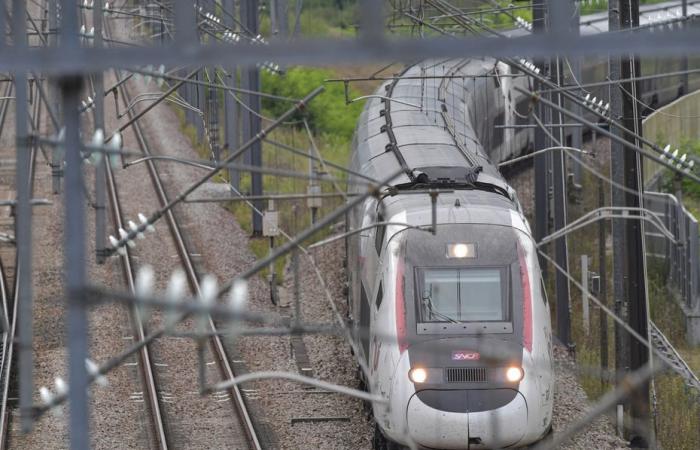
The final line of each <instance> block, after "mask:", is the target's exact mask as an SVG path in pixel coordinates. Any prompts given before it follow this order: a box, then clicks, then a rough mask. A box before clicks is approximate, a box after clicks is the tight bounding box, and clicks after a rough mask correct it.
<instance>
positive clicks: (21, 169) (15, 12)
mask: <svg viewBox="0 0 700 450" xmlns="http://www.w3.org/2000/svg"><path fill="white" fill-rule="evenodd" d="M0 8H2V9H4V8H5V7H4V6H2V7H0ZM26 14H27V10H26V5H25V1H24V0H13V1H12V39H13V41H14V42H13V45H14V46H15V48H18V49H24V50H25V51H26V49H27V47H28V42H27V33H26V26H25V21H26ZM14 78H15V130H16V131H15V138H16V142H17V148H16V153H17V169H16V170H17V173H16V175H15V185H16V187H15V189H16V190H17V205H16V207H15V214H16V217H15V239H16V242H17V275H18V278H19V280H18V281H19V284H18V286H17V290H18V292H17V301H18V302H19V303H18V315H19V317H18V320H19V322H18V324H19V342H17V347H18V349H19V407H20V414H21V417H22V431H23V432H25V433H28V432H29V431H31V429H32V415H31V413H32V396H33V394H34V378H33V370H34V368H33V364H34V358H33V352H32V341H33V333H34V327H33V317H32V303H33V296H32V207H31V204H30V197H31V180H30V177H29V171H30V165H31V150H30V146H29V141H28V138H29V136H28V123H27V119H28V117H29V116H28V114H29V113H28V92H27V74H26V72H15V76H14Z"/></svg>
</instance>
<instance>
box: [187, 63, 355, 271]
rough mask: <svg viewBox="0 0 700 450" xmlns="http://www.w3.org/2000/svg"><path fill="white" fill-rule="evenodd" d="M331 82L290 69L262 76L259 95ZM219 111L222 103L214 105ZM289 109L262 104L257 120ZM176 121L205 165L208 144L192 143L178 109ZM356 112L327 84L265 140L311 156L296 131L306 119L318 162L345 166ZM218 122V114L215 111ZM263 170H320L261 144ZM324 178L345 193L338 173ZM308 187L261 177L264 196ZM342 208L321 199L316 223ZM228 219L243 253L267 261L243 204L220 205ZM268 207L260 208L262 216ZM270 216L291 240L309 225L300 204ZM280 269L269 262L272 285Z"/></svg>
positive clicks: (322, 74)
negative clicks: (239, 232) (244, 238)
mask: <svg viewBox="0 0 700 450" xmlns="http://www.w3.org/2000/svg"><path fill="white" fill-rule="evenodd" d="M333 77H337V74H336V73H335V72H334V71H333V70H331V69H314V68H303V67H292V68H290V69H289V70H288V71H287V74H286V75H284V76H277V75H269V74H263V77H262V87H263V91H265V92H267V93H272V94H276V95H281V96H285V97H291V98H296V99H299V98H302V97H304V96H305V95H306V94H308V93H309V92H310V91H312V90H313V89H314V88H316V87H318V86H319V85H322V84H324V83H323V81H324V80H325V79H327V78H333ZM349 95H351V96H352V97H351V98H354V97H357V96H359V95H360V93H359V92H357V91H356V90H354V89H353V88H350V90H349ZM220 105H223V102H220ZM289 107H290V103H289V102H281V101H269V100H265V101H264V102H263V110H262V115H263V116H266V117H277V116H279V115H280V114H281V113H282V112H284V111H286V110H287V109H288V108H289ZM174 110H175V111H176V114H177V116H178V117H179V119H180V129H181V131H182V133H183V134H184V135H185V136H186V137H187V138H188V139H189V140H190V142H191V143H192V145H193V147H194V148H195V149H196V150H197V153H198V154H199V156H200V158H202V159H207V160H208V159H210V156H211V154H210V149H209V143H208V142H206V138H205V139H204V140H203V141H199V140H198V139H197V131H196V127H195V126H194V125H192V124H188V123H186V121H185V113H184V111H183V110H182V109H181V108H174ZM361 110H362V104H361V103H359V102H358V103H354V104H351V105H346V104H345V90H344V87H343V85H342V84H339V83H334V84H327V85H326V90H325V91H324V93H322V94H321V95H319V96H318V97H316V99H314V100H313V101H312V102H310V103H309V105H308V106H307V108H306V109H305V111H304V114H303V115H301V114H296V115H294V116H292V117H291V118H290V119H289V122H288V123H286V124H283V125H282V126H280V127H278V128H277V129H275V130H274V131H272V132H271V133H270V134H269V135H268V136H267V138H268V139H269V140H271V141H276V142H279V143H282V144H285V145H287V146H291V147H294V148H296V149H298V150H300V151H302V152H304V153H309V152H310V153H311V154H313V155H314V156H316V154H315V152H314V151H313V150H312V146H311V141H310V139H309V136H308V134H307V132H306V129H305V128H304V127H303V125H301V120H302V119H304V118H305V119H307V120H308V122H309V125H310V127H311V128H312V133H313V134H312V136H313V139H314V142H315V143H316V145H317V148H318V152H319V153H320V155H321V157H322V158H323V159H324V160H326V161H329V162H331V163H334V164H337V165H340V166H346V165H347V164H348V161H349V155H350V146H351V139H352V134H353V131H354V127H355V123H356V122H357V119H358V117H359V115H360V112H361ZM220 114H221V117H223V111H220ZM262 126H263V128H265V127H266V126H269V122H267V121H266V120H263V124H262ZM220 133H222V134H221V136H220V142H224V136H223V127H221V128H220ZM262 156H263V166H264V167H272V168H276V169H283V170H289V171H293V172H298V173H303V174H308V173H310V171H312V170H313V171H317V172H322V171H323V167H322V166H321V165H320V164H318V163H314V164H312V165H310V163H309V161H310V160H309V158H306V157H304V156H302V155H298V154H294V153H292V152H290V151H288V150H285V149H282V148H279V147H277V146H275V145H273V144H271V143H269V142H263V144H262ZM328 172H329V173H328V175H329V176H332V177H334V178H335V179H337V182H336V184H337V185H338V186H339V188H340V189H341V190H342V191H343V192H344V190H345V187H346V186H345V184H346V183H345V173H344V172H342V171H339V170H335V169H332V168H329V170H328ZM227 177H228V174H227V173H222V174H220V175H218V176H217V178H215V179H214V181H219V182H228V181H229V180H228V179H227ZM308 184H309V181H308V180H306V179H299V178H289V177H281V176H270V175H265V176H263V186H264V189H263V191H264V193H265V194H303V193H306V192H307V188H308ZM319 185H320V186H321V190H322V192H323V193H335V192H336V190H335V187H334V185H333V184H332V183H330V182H327V181H322V182H319ZM239 190H240V192H241V193H243V194H244V195H245V194H249V193H250V191H251V177H250V174H248V173H242V174H241V180H240V185H239ZM342 202H343V200H342V198H341V197H333V198H323V206H322V208H321V209H320V211H319V212H318V217H323V216H324V215H325V214H327V213H328V212H330V211H331V210H333V209H335V208H337V207H338V206H339V205H340V204H341V203H342ZM224 206H225V207H226V208H227V209H229V210H230V211H231V212H232V214H233V215H234V217H235V219H236V221H237V222H238V223H239V224H240V226H241V227H242V228H243V230H244V231H246V232H247V233H248V234H249V235H250V236H251V239H249V248H250V250H251V251H252V253H253V254H254V255H255V256H256V258H258V259H261V258H264V257H265V256H267V255H268V254H269V252H270V244H271V242H270V239H269V238H257V237H253V236H252V234H253V230H252V215H253V212H252V211H253V210H252V209H251V207H250V205H249V204H247V203H245V202H231V203H230V204H228V205H224ZM269 206H270V205H268V204H265V205H263V207H262V208H263V210H264V209H267V208H268V207H269ZM274 206H275V210H277V211H278V212H279V226H280V228H281V229H282V230H284V231H285V232H286V233H288V234H289V235H292V236H293V235H295V234H297V233H298V232H299V231H301V230H303V229H304V228H307V227H308V226H309V225H310V224H311V212H310V208H308V207H307V204H306V200H305V199H301V200H281V201H278V202H277V204H276V205H274ZM330 233H331V230H330V229H326V230H321V231H320V232H319V233H317V234H316V236H315V237H314V240H318V239H322V238H324V237H327V236H328V235H329V234H330ZM284 242H286V239H285V238H284V236H279V237H276V238H275V241H274V245H275V246H279V245H281V244H283V243H284ZM284 266H285V260H284V259H278V260H277V261H276V262H275V273H276V274H277V280H278V281H279V282H281V281H282V279H283V277H282V275H283V273H282V272H283V268H284ZM262 275H263V276H267V275H269V271H267V270H266V271H263V273H262Z"/></svg>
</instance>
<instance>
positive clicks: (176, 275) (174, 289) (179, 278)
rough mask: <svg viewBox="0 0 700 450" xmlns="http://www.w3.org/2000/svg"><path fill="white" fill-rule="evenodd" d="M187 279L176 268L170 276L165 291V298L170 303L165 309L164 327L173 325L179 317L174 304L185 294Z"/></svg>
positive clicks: (167, 327)
mask: <svg viewBox="0 0 700 450" xmlns="http://www.w3.org/2000/svg"><path fill="white" fill-rule="evenodd" d="M186 282H187V279H186V278H185V274H184V272H183V271H182V270H180V269H177V270H175V271H174V272H173V274H172V275H171V276H170V281H169V282H168V287H167V289H166V291H165V298H166V300H167V301H168V303H170V304H171V305H172V307H170V308H167V309H166V311H165V328H166V329H170V328H172V327H174V326H175V324H176V323H177V320H178V319H179V317H180V312H179V311H178V310H177V308H175V306H176V305H177V304H178V303H180V302H181V301H182V299H183V297H184V295H185V284H186Z"/></svg>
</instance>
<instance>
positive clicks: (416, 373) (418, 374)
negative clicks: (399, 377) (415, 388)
mask: <svg viewBox="0 0 700 450" xmlns="http://www.w3.org/2000/svg"><path fill="white" fill-rule="evenodd" d="M408 378H410V379H411V381H413V382H414V383H425V380H427V379H428V371H427V370H425V369H423V368H422V367H416V368H415V369H411V370H409V371H408Z"/></svg>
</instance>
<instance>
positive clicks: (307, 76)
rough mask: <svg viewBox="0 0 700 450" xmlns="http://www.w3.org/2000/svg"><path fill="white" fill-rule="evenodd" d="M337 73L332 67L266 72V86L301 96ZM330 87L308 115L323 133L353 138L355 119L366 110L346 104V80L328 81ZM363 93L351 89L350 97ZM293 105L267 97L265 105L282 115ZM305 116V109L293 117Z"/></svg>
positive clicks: (270, 90)
mask: <svg viewBox="0 0 700 450" xmlns="http://www.w3.org/2000/svg"><path fill="white" fill-rule="evenodd" d="M334 76H336V74H335V73H334V72H333V71H331V70H329V69H314V68H307V67H293V68H291V69H289V70H288V71H287V73H286V74H285V75H284V76H278V75H272V74H269V73H263V83H262V86H263V90H264V91H265V92H267V93H269V94H275V95H279V96H283V97H290V98H295V99H300V98H302V97H304V96H305V95H307V94H308V93H309V92H311V91H312V90H314V89H316V88H317V87H318V86H321V85H323V84H324V80H327V79H329V78H333V77H334ZM325 88H326V90H325V91H324V92H323V93H322V94H321V95H319V96H318V97H316V98H315V99H314V100H313V101H312V102H311V103H310V104H309V106H308V108H307V109H306V111H305V113H304V114H305V115H306V117H307V120H308V121H309V124H310V125H311V126H312V127H313V129H314V131H315V132H316V133H317V134H319V135H329V136H330V135H334V136H337V137H338V138H340V139H342V140H344V141H347V142H349V141H350V139H351V138H352V133H353V131H354V130H355V122H356V121H357V118H358V117H359V115H360V112H361V111H362V104H360V103H352V104H350V105H346V104H345V91H344V87H343V84H342V83H328V84H326V85H325ZM357 96H359V94H357V93H355V92H351V93H350V98H351V99H352V98H353V97H357ZM288 108H289V103H286V102H281V101H277V100H271V99H264V100H263V109H264V110H265V111H266V112H267V113H269V114H270V115H272V116H279V115H280V114H282V113H283V112H284V111H285V110H287V109H288ZM300 119H301V113H298V114H296V115H295V116H294V118H293V119H292V121H298V120H300Z"/></svg>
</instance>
